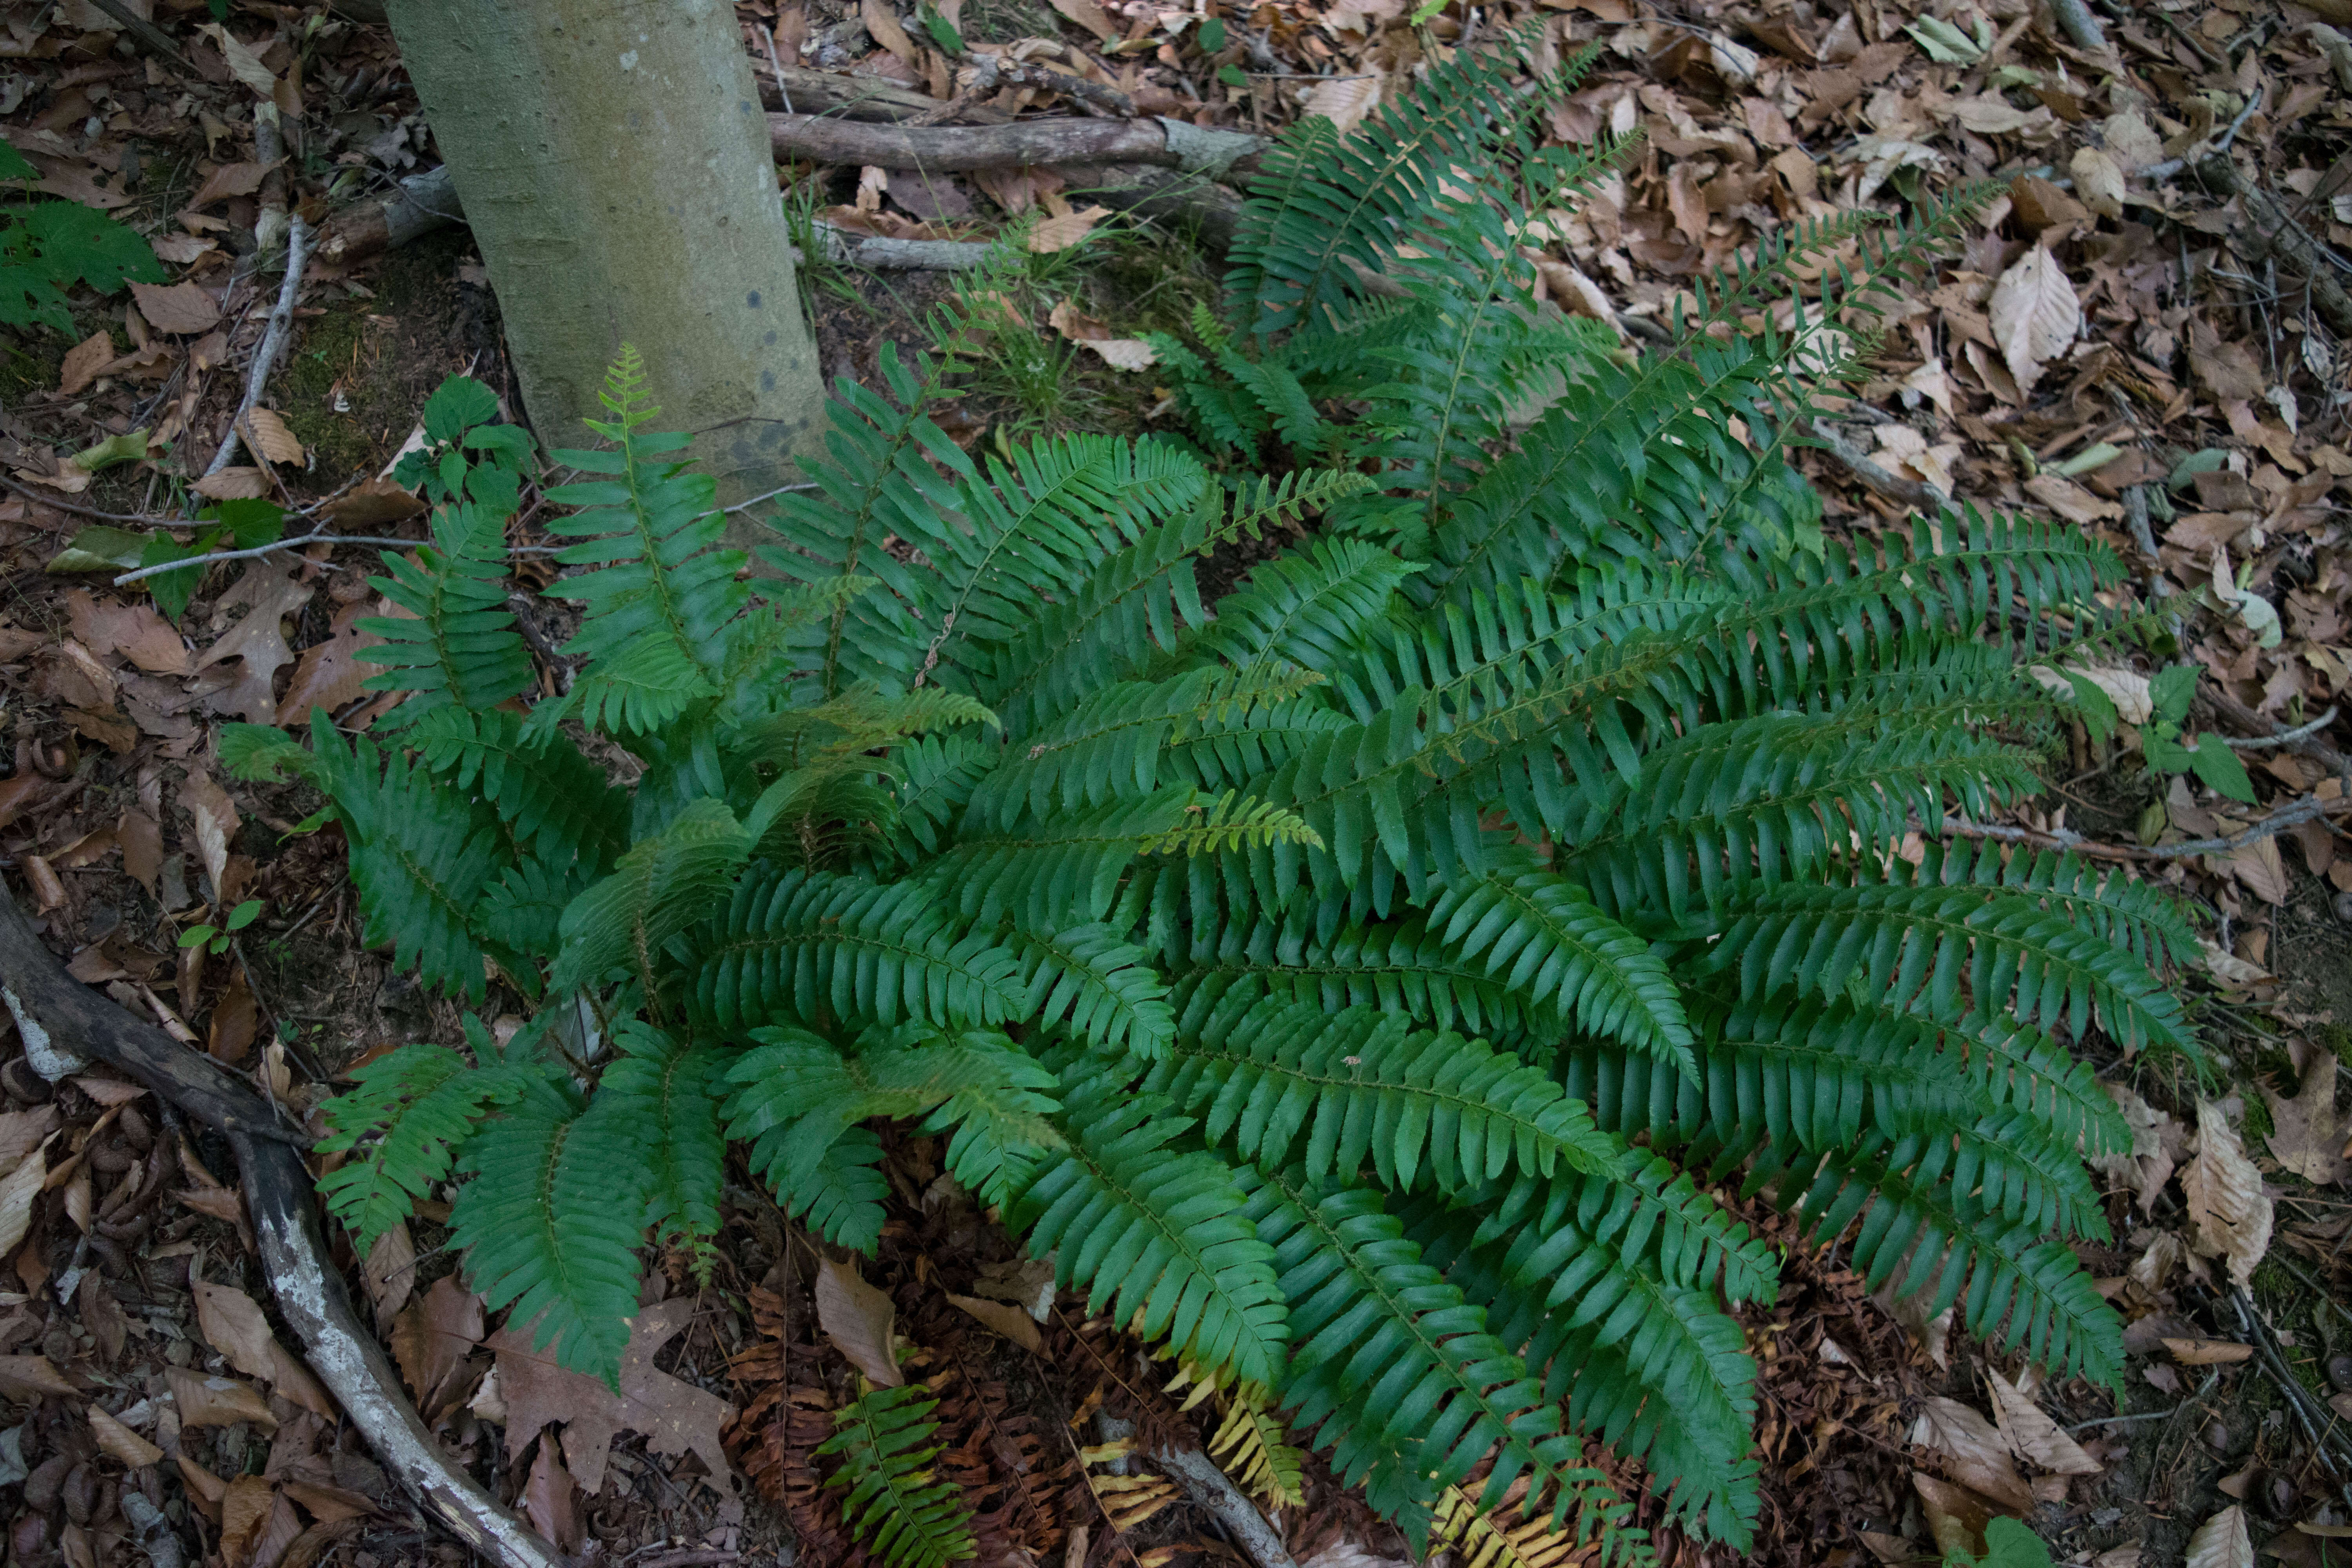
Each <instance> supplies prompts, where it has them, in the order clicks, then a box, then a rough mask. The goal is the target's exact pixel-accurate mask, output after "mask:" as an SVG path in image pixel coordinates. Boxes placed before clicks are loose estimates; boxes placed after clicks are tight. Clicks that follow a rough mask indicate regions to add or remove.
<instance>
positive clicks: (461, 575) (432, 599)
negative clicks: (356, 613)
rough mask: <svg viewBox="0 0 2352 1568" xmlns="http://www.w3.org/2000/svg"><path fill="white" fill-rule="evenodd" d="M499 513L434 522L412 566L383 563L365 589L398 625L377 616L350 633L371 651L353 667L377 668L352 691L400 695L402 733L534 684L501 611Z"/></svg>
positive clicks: (502, 526) (525, 653)
mask: <svg viewBox="0 0 2352 1568" xmlns="http://www.w3.org/2000/svg"><path fill="white" fill-rule="evenodd" d="M512 515H513V512H512V509H511V508H507V509H504V510H500V509H498V508H493V507H489V506H485V505H482V504H480V503H478V502H475V501H467V502H464V503H461V504H458V505H455V506H445V507H442V508H440V509H439V510H436V511H435V513H434V514H433V539H434V542H433V543H432V544H425V545H419V546H418V547H417V551H416V561H415V563H414V564H412V563H409V562H408V561H407V560H406V559H404V557H402V556H399V555H394V554H391V553H386V554H385V556H384V557H383V563H384V569H385V570H386V571H387V572H389V573H391V575H390V576H388V577H371V578H369V579H368V585H369V586H370V587H372V588H373V589H374V590H375V591H376V592H377V593H379V594H382V595H383V596H384V597H385V598H386V599H388V600H390V601H391V602H392V604H393V605H394V606H396V607H397V608H399V609H401V610H404V611H405V612H407V613H406V614H405V615H404V616H372V617H369V618H367V619H364V620H362V621H360V622H359V623H358V624H357V629H358V630H359V631H361V632H363V633H365V634H366V635H368V636H369V637H380V638H382V639H383V640H382V641H381V642H379V643H376V644H374V645H372V646H370V647H363V648H362V649H360V650H359V653H358V655H357V656H356V657H358V658H360V659H362V660H363V661H364V662H366V663H369V664H380V665H383V666H385V667H386V668H384V669H383V671H381V672H380V673H378V674H375V675H371V676H369V677H368V678H367V679H365V680H363V681H362V682H361V683H360V684H361V685H362V686H364V687H365V688H366V689H368V690H370V691H405V692H409V693H411V695H410V697H409V699H408V700H407V701H405V702H404V703H402V704H401V705H400V706H399V707H397V708H395V709H394V710H393V711H392V715H391V717H390V720H389V722H391V723H396V724H405V723H408V722H411V721H414V720H415V719H417V718H419V717H421V716H423V715H424V714H425V713H429V712H433V711H436V710H443V709H448V708H456V709H460V710H473V711H477V712H487V711H488V710H490V709H493V708H496V707H497V706H498V705H499V704H500V703H501V702H504V701H506V700H509V698H512V697H516V696H519V695H520V694H521V693H522V692H525V691H528V690H529V689H530V688H531V686H532V684H533V683H534V679H535V678H534V676H533V675H532V672H531V665H530V649H529V648H528V647H524V646H523V640H522V634H521V633H520V632H519V631H517V630H516V629H515V618H514V612H513V611H512V610H510V609H509V608H508V607H507V586H506V579H507V520H508V518H509V517H510V516H512Z"/></svg>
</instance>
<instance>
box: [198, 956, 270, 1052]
mask: <svg viewBox="0 0 2352 1568" xmlns="http://www.w3.org/2000/svg"><path fill="white" fill-rule="evenodd" d="M260 1028H261V1013H260V1009H259V1008H258V1007H257V1005H255V1001H254V995H253V987H252V985H251V984H248V983H247V980H246V975H245V965H244V964H243V963H233V964H231V965H229V971H228V988H227V989H226V990H225V991H223V992H222V993H221V999H220V1000H219V1001H218V1002H216V1003H215V1004H214V1005H213V1016H212V1022H211V1023H210V1024H209V1025H208V1026H206V1029H205V1055H206V1056H209V1057H211V1058H213V1060H215V1061H216V1062H226V1063H228V1064H229V1065H230V1066H232V1067H235V1066H237V1065H239V1064H241V1063H242V1062H243V1061H244V1060H245V1058H246V1057H247V1055H248V1054H249V1053H250V1052H251V1051H252V1049H253V1037H254V1036H255V1035H257V1033H259V1032H260Z"/></svg>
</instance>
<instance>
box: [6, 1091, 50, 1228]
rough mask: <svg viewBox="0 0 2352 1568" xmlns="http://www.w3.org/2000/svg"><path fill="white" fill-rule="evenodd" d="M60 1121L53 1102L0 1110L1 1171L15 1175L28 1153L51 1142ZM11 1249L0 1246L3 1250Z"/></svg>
mask: <svg viewBox="0 0 2352 1568" xmlns="http://www.w3.org/2000/svg"><path fill="white" fill-rule="evenodd" d="M58 1120H59V1118H58V1108H57V1107H56V1106H55V1105H54V1104H50V1105H39V1106H35V1107H34V1108H33V1109H32V1110H10V1111H5V1112H0V1171H5V1172H7V1173H12V1174H13V1173H15V1172H16V1167H18V1166H19V1165H22V1164H23V1163H25V1160H26V1156H27V1155H29V1154H31V1153H32V1152H33V1151H34V1150H36V1149H37V1148H39V1147H40V1146H41V1145H42V1144H43V1143H45V1142H47V1141H48V1137H49V1134H50V1133H52V1132H55V1131H57V1130H58ZM8 1250H9V1249H8V1248H7V1247H0V1253H5V1252H6V1251H8Z"/></svg>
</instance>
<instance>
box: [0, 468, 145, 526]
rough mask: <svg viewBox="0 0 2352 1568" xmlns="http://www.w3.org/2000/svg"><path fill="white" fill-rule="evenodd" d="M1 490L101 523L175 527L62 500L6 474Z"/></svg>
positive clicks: (132, 513)
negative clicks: (134, 523)
mask: <svg viewBox="0 0 2352 1568" xmlns="http://www.w3.org/2000/svg"><path fill="white" fill-rule="evenodd" d="M0 489H11V490H14V491H16V493H17V494H18V495H20V496H23V497H24V498H25V499H26V500H28V501H34V502H37V503H38V504H39V505H42V506H48V507H55V508H57V510H59V511H63V512H71V513H72V514H73V515H74V516H76V517H87V518H93V519H95V520H97V521H100V522H137V523H143V524H145V525H146V526H147V527H149V528H163V527H167V526H174V524H172V523H167V522H166V521H165V520H164V519H163V518H159V517H146V516H142V514H140V513H138V512H135V511H100V510H98V509H97V508H96V507H94V506H83V505H80V504H79V502H75V501H69V500H59V499H58V497H56V496H54V495H51V494H50V493H49V492H48V491H47V490H37V489H33V487H31V486H30V485H26V484H22V483H19V482H18V481H16V480H15V479H10V478H9V477H8V476H7V475H5V474H0Z"/></svg>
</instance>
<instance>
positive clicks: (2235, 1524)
mask: <svg viewBox="0 0 2352 1568" xmlns="http://www.w3.org/2000/svg"><path fill="white" fill-rule="evenodd" d="M2182 1568H2254V1543H2253V1540H2252V1537H2250V1536H2249V1535H2247V1533H2246V1510H2243V1509H2242V1508H2240V1507H2238V1506H2237V1505H2236V1504H2235V1503H2232V1504H2231V1505H2230V1506H2229V1507H2228V1508H2225V1509H2223V1510H2221V1512H2219V1513H2217V1514H2215V1515H2214V1516H2213V1517H2212V1518H2210V1519H2209V1520H2207V1521H2205V1522H2204V1523H2202V1524H2200V1525H2199V1526H2198V1527H2197V1533H2196V1534H2194V1535H2192V1536H2190V1537H2189V1558H2188V1561H2187V1562H2186V1563H2184V1564H2182Z"/></svg>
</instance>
